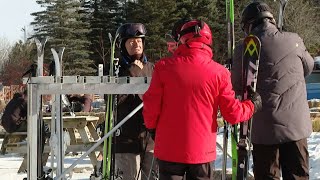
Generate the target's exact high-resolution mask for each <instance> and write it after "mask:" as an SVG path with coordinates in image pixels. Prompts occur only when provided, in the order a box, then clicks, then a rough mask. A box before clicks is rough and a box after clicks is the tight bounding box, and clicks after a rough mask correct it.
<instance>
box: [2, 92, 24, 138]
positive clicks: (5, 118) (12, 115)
mask: <svg viewBox="0 0 320 180" xmlns="http://www.w3.org/2000/svg"><path fill="white" fill-rule="evenodd" d="M27 111H28V109H27V102H26V100H24V99H23V98H22V97H14V98H13V99H11V100H10V101H9V103H8V104H7V106H6V107H5V110H4V112H3V115H2V118H1V119H2V120H1V125H2V126H3V128H4V129H5V130H6V131H7V132H8V133H13V132H15V131H16V130H17V129H18V128H19V127H20V124H21V122H22V121H26V120H27Z"/></svg>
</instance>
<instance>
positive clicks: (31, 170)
mask: <svg viewBox="0 0 320 180" xmlns="http://www.w3.org/2000/svg"><path fill="white" fill-rule="evenodd" d="M150 81H151V77H113V76H38V77H30V78H24V79H23V83H24V84H27V86H28V122H29V123H28V146H27V154H28V179H38V177H39V176H40V174H41V172H37V166H38V162H37V158H35V157H37V156H38V154H39V152H38V151H40V149H39V148H38V146H39V144H41V142H39V139H38V137H39V135H40V134H39V131H37V130H38V129H39V128H40V125H39V124H41V123H39V119H40V121H41V116H40V113H39V109H40V107H41V104H40V102H41V101H40V98H41V95H48V94H52V95H55V96H56V97H57V95H62V94H144V93H145V91H146V90H147V89H148V87H149V83H150ZM58 97H59V96H58ZM55 106H56V107H59V106H60V107H61V100H60V98H59V101H57V99H56V101H55ZM142 106H143V104H141V105H140V106H139V109H140V108H141V107H142ZM61 109H62V108H60V110H59V109H56V116H55V120H54V121H55V123H56V124H59V126H56V127H57V128H58V129H57V131H58V132H62V131H63V129H62V127H63V121H62V113H61ZM136 109H138V107H137V108H136ZM135 112H136V111H135ZM135 112H134V113H135ZM131 116H132V115H131ZM129 118H130V117H128V118H127V119H129ZM123 123H124V122H123ZM119 125H122V124H119ZM116 127H117V126H116ZM116 127H115V128H116ZM115 128H114V129H113V130H116V129H115ZM111 133H112V132H111V131H110V132H109V133H108V134H111ZM106 136H107V135H106ZM106 136H105V137H104V138H106ZM101 140H102V139H100V141H101ZM100 141H98V142H96V144H95V145H94V146H93V147H97V146H98V145H99V144H101V142H102V141H101V142H100ZM93 147H92V148H93ZM57 148H58V149H60V150H62V149H63V143H62V142H59V143H58V145H57ZM93 150H94V148H93V149H90V150H89V151H93ZM89 151H87V152H86V153H85V154H84V155H83V156H81V157H80V158H84V156H85V155H87V154H89V153H90V152H89ZM40 153H41V152H40ZM63 155H64V154H63V153H58V155H57V156H58V157H56V158H57V161H58V162H57V171H56V176H57V178H54V179H65V177H64V175H65V174H66V173H67V171H70V170H71V169H72V167H74V166H75V165H76V164H75V165H74V164H72V165H71V166H70V167H69V168H68V169H67V170H66V171H63V170H64V163H63V159H64V157H63ZM80 158H79V159H80ZM79 161H80V160H79ZM77 162H78V161H77ZM75 163H76V162H75Z"/></svg>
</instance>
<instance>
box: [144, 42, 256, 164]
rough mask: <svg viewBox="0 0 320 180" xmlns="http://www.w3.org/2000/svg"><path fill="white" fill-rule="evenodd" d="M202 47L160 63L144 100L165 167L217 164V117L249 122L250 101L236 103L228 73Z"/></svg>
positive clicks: (193, 45) (182, 47)
mask: <svg viewBox="0 0 320 180" xmlns="http://www.w3.org/2000/svg"><path fill="white" fill-rule="evenodd" d="M211 58H212V51H211V49H210V48H209V47H208V46H206V45H204V44H202V43H198V42H191V43H188V45H180V46H179V47H178V49H177V50H176V51H175V53H174V55H173V57H169V58H164V59H161V60H160V61H159V62H158V63H157V64H156V65H155V69H154V72H153V76H152V80H151V84H150V87H149V89H148V90H147V92H146V93H145V94H144V95H143V102H144V108H143V116H144V121H145V125H146V127H147V128H148V129H156V139H155V149H154V151H155V152H154V154H155V156H156V157H157V158H159V159H160V160H164V161H170V162H179V163H188V164H197V163H206V162H210V161H213V160H215V158H216V132H217V111H218V108H220V111H221V113H222V116H223V117H224V118H225V120H227V121H228V122H229V123H231V124H235V123H238V122H241V121H245V120H247V119H249V118H250V117H251V116H252V114H253V110H254V105H253V104H252V102H251V101H249V100H246V101H243V102H240V101H239V100H237V99H235V98H234V97H235V93H234V91H233V90H232V85H231V79H230V73H229V71H228V70H227V69H226V68H224V67H223V66H222V65H220V64H218V63H216V62H214V61H213V60H212V59H211Z"/></svg>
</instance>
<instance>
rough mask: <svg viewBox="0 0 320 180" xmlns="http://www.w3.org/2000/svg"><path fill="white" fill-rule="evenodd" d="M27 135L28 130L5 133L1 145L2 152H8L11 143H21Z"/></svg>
mask: <svg viewBox="0 0 320 180" xmlns="http://www.w3.org/2000/svg"><path fill="white" fill-rule="evenodd" d="M26 137H27V132H14V133H7V132H6V133H4V138H3V141H2V146H1V152H0V153H1V154H2V155H4V154H6V150H7V147H8V146H10V145H11V144H17V145H18V144H19V143H21V142H22V141H23V140H25V139H26Z"/></svg>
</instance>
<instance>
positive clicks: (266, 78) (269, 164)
mask: <svg viewBox="0 0 320 180" xmlns="http://www.w3.org/2000/svg"><path fill="white" fill-rule="evenodd" d="M241 24H242V29H243V31H244V32H245V34H246V35H248V34H253V35H256V36H257V37H258V38H259V39H260V41H261V45H262V48H261V54H260V63H259V72H258V80H257V92H258V93H259V94H260V95H261V98H262V110H261V111H260V112H257V113H256V114H255V115H254V116H253V121H252V131H251V134H252V135H251V137H252V143H253V152H252V153H253V163H254V177H255V179H279V178H280V174H282V178H283V179H308V178H309V154H308V146H307V138H308V137H309V135H310V134H311V132H312V124H311V120H310V113H309V107H308V103H307V94H306V84H305V77H306V76H308V75H309V74H310V73H311V72H312V69H313V63H314V62H313V58H312V57H311V56H310V54H309V53H308V51H307V49H306V47H305V45H304V43H303V40H302V39H301V38H300V37H299V35H298V34H296V33H291V32H282V31H279V30H278V28H277V26H276V22H275V19H274V17H273V14H272V12H271V9H270V7H269V6H268V5H267V4H266V3H263V2H253V3H251V4H249V5H248V6H247V7H246V8H245V9H244V11H243V13H242V20H241ZM243 48H244V47H243V46H242V43H240V45H239V46H237V48H236V49H235V54H234V64H233V66H232V83H233V88H234V89H235V91H236V92H238V94H240V91H241V75H240V74H241V64H240V63H241V56H242V50H243ZM280 170H281V173H280Z"/></svg>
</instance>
